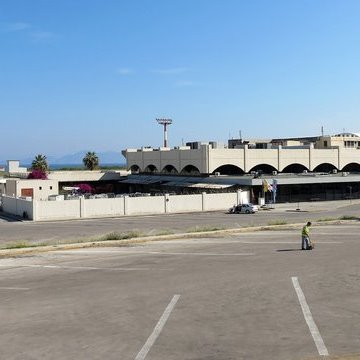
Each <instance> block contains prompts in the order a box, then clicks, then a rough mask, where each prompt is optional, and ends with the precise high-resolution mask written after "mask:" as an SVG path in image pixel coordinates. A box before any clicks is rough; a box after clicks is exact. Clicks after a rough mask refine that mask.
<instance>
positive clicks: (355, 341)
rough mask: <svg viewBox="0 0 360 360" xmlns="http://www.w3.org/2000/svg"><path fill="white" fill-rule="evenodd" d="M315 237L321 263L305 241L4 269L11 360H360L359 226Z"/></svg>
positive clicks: (47, 256) (46, 260)
mask: <svg viewBox="0 0 360 360" xmlns="http://www.w3.org/2000/svg"><path fill="white" fill-rule="evenodd" d="M308 214H309V213H307V215H308ZM312 214H313V213H312ZM206 215H207V214H202V216H206ZM258 215H260V214H258ZM224 216H225V215H224ZM261 216H267V215H266V214H264V215H261ZM318 216H323V215H322V214H318V213H316V214H315V215H314V217H318ZM190 217H191V215H187V217H185V219H188V218H190ZM193 217H194V216H193ZM228 217H229V218H230V217H231V216H230V215H229V216H228ZM165 218H166V217H165ZM248 218H249V219H257V218H258V216H257V215H255V216H250V217H248ZM201 219H202V217H201ZM264 219H265V220H264V221H267V220H268V219H270V218H266V217H265V218H264ZM296 220H298V218H297V219H296ZM300 220H304V218H301V219H300ZM114 221H115V220H114ZM159 221H160V220H159ZM252 221H254V220H252ZM75 223H76V224H79V223H81V222H75ZM86 223H87V224H88V223H89V222H88V221H86ZM200 223H201V222H200ZM23 224H24V223H20V226H22V225H23ZM188 224H190V222H189V223H188ZM188 224H187V225H188ZM5 225H7V224H5ZM26 225H27V226H31V225H34V224H26ZM35 225H36V224H35ZM48 225H51V224H48ZM60 225H61V224H58V225H56V226H59V227H60ZM232 225H233V224H229V226H232ZM2 226H3V225H2ZM68 226H69V224H66V226H65V227H68ZM311 236H312V239H313V240H315V242H316V248H315V250H312V251H301V250H300V234H299V231H298V229H293V230H282V231H276V230H273V231H260V232H253V233H243V234H226V235H217V236H209V237H206V238H190V239H182V240H173V241H159V242H148V243H144V244H141V245H134V246H128V247H116V248H90V249H79V250H72V251H55V252H49V253H42V254H38V255H36V254H35V255H32V256H23V257H18V258H9V259H1V260H0V271H1V277H0V297H1V307H0V316H1V319H2V321H1V328H2V330H1V335H0V347H1V358H3V359H7V360H14V359H16V360H20V359H21V360H24V359H25V360H27V359H77V360H82V359H84V360H85V359H86V360H95V359H96V360H100V359H101V360H102V359H107V360H113V359H114V360H115V359H116V360H119V359H121V360H128V359H129V360H130V359H131V360H145V359H146V360H195V359H196V360H242V359H244V360H245V359H246V360H252V359H254V360H255V359H256V360H260V359H261V360H262V359H267V360H289V359H292V360H305V359H315V358H318V357H321V358H322V359H324V358H327V357H328V355H329V356H347V355H349V354H359V353H360V337H359V334H360V306H359V304H360V303H359V297H360V286H359V284H360V270H359V269H360V268H359V258H360V236H359V224H358V223H357V222H353V223H351V224H344V225H327V226H314V227H312V229H311ZM355 358H358V357H355V355H354V357H352V358H351V359H355ZM344 359H345V358H344Z"/></svg>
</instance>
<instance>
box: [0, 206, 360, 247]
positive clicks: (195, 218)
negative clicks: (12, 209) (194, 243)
mask: <svg viewBox="0 0 360 360" xmlns="http://www.w3.org/2000/svg"><path fill="white" fill-rule="evenodd" d="M342 216H348V217H349V216H353V217H356V218H358V219H360V200H352V201H329V202H312V203H289V204H277V205H276V206H275V208H274V209H272V210H261V211H259V212H258V213H256V214H253V215H252V214H227V213H226V212H225V211H223V212H219V211H218V212H205V213H185V214H164V215H151V216H129V217H119V218H102V219H83V220H68V221H51V222H32V221H19V220H18V219H14V218H9V217H7V216H6V215H4V214H2V215H1V216H0V247H6V246H8V245H9V244H10V245H11V244H16V243H28V244H34V243H35V244H39V243H40V244H57V243H59V242H72V241H78V240H80V241H85V240H91V239H99V238H100V237H102V236H104V235H106V234H110V233H118V234H126V233H129V232H134V233H135V234H137V235H138V236H142V235H145V236H148V235H159V234H164V233H187V232H193V231H203V230H211V229H233V228H242V227H249V226H259V225H269V224H279V223H286V224H291V223H298V224H301V223H304V222H307V221H309V220H310V221H319V220H320V221H322V220H329V219H338V218H340V217H342Z"/></svg>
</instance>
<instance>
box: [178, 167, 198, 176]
mask: <svg viewBox="0 0 360 360" xmlns="http://www.w3.org/2000/svg"><path fill="white" fill-rule="evenodd" d="M181 174H187V175H199V174H200V170H199V169H198V168H197V167H196V166H194V165H186V166H185V167H184V168H183V169H182V170H181Z"/></svg>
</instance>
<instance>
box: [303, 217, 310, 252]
mask: <svg viewBox="0 0 360 360" xmlns="http://www.w3.org/2000/svg"><path fill="white" fill-rule="evenodd" d="M310 226H311V222H310V221H308V222H307V223H306V225H305V226H304V227H303V228H302V232H301V250H312V249H313V245H312V243H311V240H310Z"/></svg>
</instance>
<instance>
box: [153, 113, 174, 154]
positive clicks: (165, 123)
mask: <svg viewBox="0 0 360 360" xmlns="http://www.w3.org/2000/svg"><path fill="white" fill-rule="evenodd" d="M156 121H157V122H158V124H160V125H162V126H164V147H166V148H167V147H168V139H167V126H168V125H171V124H172V120H171V119H156Z"/></svg>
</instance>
